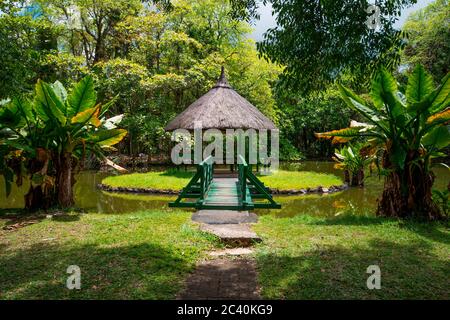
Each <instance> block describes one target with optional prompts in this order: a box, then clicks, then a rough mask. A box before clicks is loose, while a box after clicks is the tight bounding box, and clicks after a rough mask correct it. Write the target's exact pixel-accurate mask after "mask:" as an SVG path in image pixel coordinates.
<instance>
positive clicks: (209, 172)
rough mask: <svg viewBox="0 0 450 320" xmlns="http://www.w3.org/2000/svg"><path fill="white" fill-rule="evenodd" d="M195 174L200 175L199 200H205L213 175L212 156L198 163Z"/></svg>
mask: <svg viewBox="0 0 450 320" xmlns="http://www.w3.org/2000/svg"><path fill="white" fill-rule="evenodd" d="M197 172H198V173H199V174H200V200H205V196H206V194H207V193H208V191H209V187H210V185H211V181H212V179H213V173H214V159H213V157H212V155H211V156H209V157H207V158H206V159H204V160H203V161H202V162H200V163H199V165H198V167H197Z"/></svg>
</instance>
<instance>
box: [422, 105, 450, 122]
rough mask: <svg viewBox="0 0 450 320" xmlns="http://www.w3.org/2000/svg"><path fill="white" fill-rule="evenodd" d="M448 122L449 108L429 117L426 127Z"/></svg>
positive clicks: (449, 118)
mask: <svg viewBox="0 0 450 320" xmlns="http://www.w3.org/2000/svg"><path fill="white" fill-rule="evenodd" d="M449 121H450V108H449V109H447V110H444V111H442V112H439V113H436V114H435V115H432V116H431V117H429V118H428V119H427V125H430V126H434V125H439V124H444V123H448V122H449Z"/></svg>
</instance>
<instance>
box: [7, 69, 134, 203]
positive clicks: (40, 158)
mask: <svg viewBox="0 0 450 320" xmlns="http://www.w3.org/2000/svg"><path fill="white" fill-rule="evenodd" d="M35 92H36V93H35V97H34V99H33V100H29V99H26V98H22V97H18V98H15V99H14V100H12V101H11V102H7V103H5V104H4V106H3V107H2V108H1V110H0V174H1V175H3V177H4V180H5V183H6V190H7V194H8V193H9V191H10V190H11V186H10V185H11V183H12V181H13V179H14V178H15V179H16V183H17V185H21V184H22V180H23V177H24V176H28V177H29V180H30V188H29V191H28V193H27V194H26V196H25V206H26V207H27V209H41V208H48V207H50V206H54V205H58V206H60V207H71V206H73V204H74V197H73V185H74V184H75V178H74V174H75V171H76V170H77V169H78V168H80V166H82V164H83V160H84V158H85V157H86V156H87V155H90V154H93V155H96V156H97V157H100V158H102V157H103V150H104V149H109V148H111V146H112V145H115V144H117V143H118V142H120V141H121V140H122V139H123V137H124V136H125V135H126V131H125V130H123V129H116V128H115V125H116V124H115V122H114V121H113V120H111V119H108V120H107V119H105V118H104V115H105V113H106V112H107V111H108V108H109V107H110V105H111V102H109V103H106V104H101V103H97V94H96V92H95V90H94V83H93V80H92V78H91V77H89V76H88V77H86V78H84V79H83V80H81V81H80V82H79V83H77V84H76V85H75V86H74V87H73V89H72V90H71V91H70V93H68V92H67V91H66V89H65V88H64V86H63V85H62V84H61V83H60V82H55V83H54V84H48V83H45V82H43V81H41V80H39V81H38V82H37V84H36V88H35Z"/></svg>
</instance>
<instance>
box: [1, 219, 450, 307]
mask: <svg viewBox="0 0 450 320" xmlns="http://www.w3.org/2000/svg"><path fill="white" fill-rule="evenodd" d="M4 211H7V210H4ZM190 215H191V213H190V212H184V211H179V210H169V211H141V212H135V213H128V214H97V213H88V214H81V215H80V214H76V213H71V214H70V215H66V216H61V217H53V218H40V219H32V218H30V217H24V218H23V220H20V221H34V222H35V223H34V224H30V225H26V226H24V227H22V228H18V229H16V230H5V229H4V227H5V226H6V227H8V226H13V225H15V224H16V223H17V222H18V221H17V220H14V219H12V218H9V217H7V216H0V299H173V298H174V297H175V296H176V293H177V292H178V290H179V289H180V288H181V285H182V282H183V280H184V279H185V278H186V276H187V274H188V273H189V272H191V271H192V270H193V268H194V266H195V263H196V262H197V261H199V260H200V259H203V258H206V252H207V251H209V250H212V249H214V248H217V247H220V246H221V245H220V244H219V243H218V242H217V240H216V239H215V238H214V237H211V236H208V235H206V234H204V233H201V232H199V231H197V228H196V226H194V225H193V224H192V223H191V222H190ZM253 228H254V230H255V231H256V232H257V233H258V234H259V235H260V236H262V238H263V242H262V243H261V244H258V245H257V246H256V251H255V258H256V260H257V264H258V269H259V280H260V283H261V285H262V290H263V291H262V294H263V296H264V297H265V298H269V299H346V298H348V299H372V298H375V299H388V298H393V299H406V298H416V299H431V298H437V299H449V298H450V293H449V292H450V289H449V288H450V278H449V276H448V275H449V274H450V229H449V228H448V226H445V225H444V224H438V223H434V224H424V223H417V222H399V221H397V220H390V219H381V218H368V217H361V218H358V217H339V218H331V219H327V218H318V217H311V216H306V215H304V216H296V217H294V218H274V217H273V216H270V215H265V216H262V217H260V221H259V223H258V224H256V225H255V226H254V227H253ZM373 264H376V265H379V266H380V268H381V290H368V289H367V288H366V280H367V277H368V276H369V275H368V274H366V269H367V267H368V266H369V265H373ZM69 265H78V266H79V267H80V268H81V290H68V289H67V288H66V287H65V283H66V279H67V277H68V276H69V275H68V274H67V273H66V269H67V267H68V266H69Z"/></svg>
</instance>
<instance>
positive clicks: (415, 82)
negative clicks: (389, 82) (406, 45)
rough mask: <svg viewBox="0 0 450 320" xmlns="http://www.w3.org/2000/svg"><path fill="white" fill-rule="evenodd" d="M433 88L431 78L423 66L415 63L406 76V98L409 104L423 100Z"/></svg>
mask: <svg viewBox="0 0 450 320" xmlns="http://www.w3.org/2000/svg"><path fill="white" fill-rule="evenodd" d="M433 89H434V86H433V78H432V77H431V76H430V75H429V74H428V73H427V72H426V71H425V69H424V68H423V66H421V65H420V64H419V65H417V66H416V67H415V69H414V71H413V72H412V74H411V75H410V76H409V78H408V85H407V86H406V100H407V102H408V103H409V104H410V105H413V104H416V103H420V102H421V101H423V100H424V99H425V98H426V97H427V96H428V95H429V94H430V93H431V92H432V91H433Z"/></svg>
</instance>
